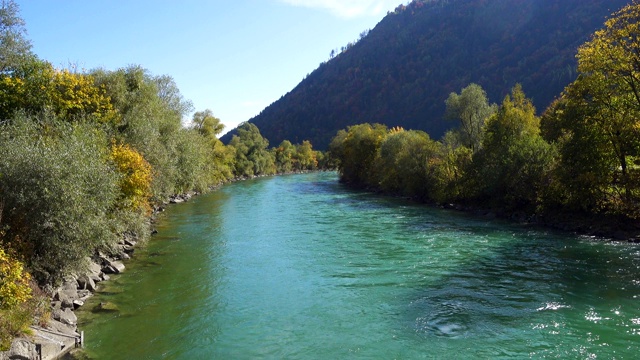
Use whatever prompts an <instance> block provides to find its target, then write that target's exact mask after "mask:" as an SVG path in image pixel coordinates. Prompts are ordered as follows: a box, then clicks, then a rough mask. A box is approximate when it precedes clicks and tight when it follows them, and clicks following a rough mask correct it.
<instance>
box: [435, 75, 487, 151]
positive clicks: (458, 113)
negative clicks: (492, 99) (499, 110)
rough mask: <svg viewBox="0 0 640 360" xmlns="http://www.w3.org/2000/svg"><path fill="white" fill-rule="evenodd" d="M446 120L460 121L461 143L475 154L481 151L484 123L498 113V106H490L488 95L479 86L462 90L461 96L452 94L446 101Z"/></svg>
mask: <svg viewBox="0 0 640 360" xmlns="http://www.w3.org/2000/svg"><path fill="white" fill-rule="evenodd" d="M445 104H446V106H447V111H446V115H445V116H446V118H448V119H450V120H459V121H460V128H459V130H458V134H459V136H460V139H461V143H462V144H463V145H464V146H466V147H468V148H470V149H471V150H472V151H473V152H476V151H478V150H479V149H480V144H481V143H482V132H483V126H484V122H485V121H486V120H487V119H488V118H489V117H490V116H491V115H492V114H493V113H495V111H496V105H495V104H492V105H489V101H488V99H487V94H486V93H485V91H484V90H483V89H482V87H480V85H477V84H470V85H469V86H467V87H465V88H464V89H462V91H461V92H460V95H458V94H456V93H451V94H450V95H449V97H448V98H447V100H446V101H445Z"/></svg>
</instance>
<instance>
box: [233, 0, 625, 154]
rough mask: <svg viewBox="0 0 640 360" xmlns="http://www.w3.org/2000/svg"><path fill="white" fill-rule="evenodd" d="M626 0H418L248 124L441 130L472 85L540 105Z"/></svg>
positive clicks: (322, 129) (271, 131)
mask: <svg viewBox="0 0 640 360" xmlns="http://www.w3.org/2000/svg"><path fill="white" fill-rule="evenodd" d="M627 2H628V0H414V1H413V2H411V3H410V4H409V5H406V6H404V5H401V6H399V7H398V8H397V9H396V10H395V11H394V12H392V13H389V14H388V15H387V16H386V17H385V18H384V19H383V20H382V21H381V22H380V23H379V24H378V25H377V26H376V27H375V28H374V29H372V30H371V31H369V32H368V33H363V35H362V36H361V38H360V40H359V41H357V42H355V43H353V44H349V45H348V46H346V47H345V48H343V50H342V51H341V52H340V53H339V54H337V55H336V56H334V57H332V58H331V59H330V60H329V61H327V62H325V63H323V64H321V65H320V66H319V67H318V68H317V69H316V70H315V71H313V72H312V73H311V74H309V75H308V76H307V77H306V78H305V79H304V80H303V81H302V82H300V84H298V86H296V87H295V88H294V89H293V90H292V91H290V92H289V93H288V94H286V95H284V96H283V97H281V98H280V99H279V100H278V101H276V102H274V103H273V104H271V105H270V106H268V107H267V108H265V109H264V110H263V111H262V112H261V113H260V114H259V115H258V116H256V117H254V118H252V119H251V120H249V122H251V123H253V124H255V125H257V126H258V127H259V128H260V130H261V132H262V134H263V135H264V136H265V137H266V138H267V139H269V140H270V141H271V143H272V144H278V143H280V142H281V141H282V140H284V139H290V140H291V141H294V142H299V141H302V139H311V142H312V143H313V145H314V147H316V148H320V149H326V147H327V145H328V143H329V141H330V140H331V138H332V137H333V136H334V135H335V134H336V131H338V130H339V129H343V128H345V127H346V126H348V125H353V124H358V123H362V122H370V123H383V124H386V125H388V126H402V127H405V128H410V129H420V130H424V131H426V132H428V133H429V134H430V135H431V136H432V137H433V138H439V137H440V136H441V135H442V134H443V133H444V132H445V131H446V130H447V129H449V128H450V127H452V126H453V125H454V124H453V123H452V122H447V121H445V120H444V110H445V100H446V99H447V97H448V95H449V94H450V93H451V92H454V91H459V90H460V89H462V88H463V87H465V86H467V85H468V84H469V83H477V84H479V85H481V86H482V87H483V88H484V89H485V90H486V92H487V94H488V96H489V99H490V100H491V101H492V102H500V101H501V99H502V97H504V96H505V95H506V94H507V93H508V92H509V90H510V89H511V88H512V87H513V86H514V85H515V84H516V83H520V84H522V88H523V89H524V91H525V92H526V93H527V95H528V96H529V97H531V98H532V100H533V102H534V104H535V105H536V107H537V108H538V111H542V110H544V109H545V108H546V107H547V106H548V105H549V104H550V103H551V101H552V100H553V99H554V98H555V97H557V96H558V95H559V94H560V92H561V91H562V90H563V88H564V87H565V86H566V85H567V84H569V83H570V82H571V81H572V80H574V79H575V76H576V59H575V54H576V51H577V47H578V46H579V45H580V44H582V43H584V42H585V41H586V40H588V38H589V35H590V34H592V33H593V32H594V31H595V30H596V29H598V28H600V27H601V26H602V23H603V22H604V20H605V18H606V17H607V16H608V15H610V14H611V13H612V12H614V11H616V10H618V9H619V8H621V7H622V6H624V5H626V4H627ZM332 55H333V53H332ZM233 133H234V131H232V132H230V134H227V135H226V136H225V137H223V139H222V140H223V141H225V142H228V141H229V140H230V139H231V136H232V135H233Z"/></svg>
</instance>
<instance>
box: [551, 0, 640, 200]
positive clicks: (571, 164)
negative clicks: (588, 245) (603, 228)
mask: <svg viewBox="0 0 640 360" xmlns="http://www.w3.org/2000/svg"><path fill="white" fill-rule="evenodd" d="M577 57H578V71H579V76H578V78H577V79H576V80H575V81H574V82H573V83H572V84H570V85H569V86H568V87H567V88H566V89H565V91H564V92H563V94H562V96H561V98H560V99H559V100H558V101H556V102H555V103H554V104H553V105H552V106H551V107H550V108H549V109H548V110H547V112H546V113H545V116H544V118H543V119H544V123H543V129H544V130H545V131H544V134H545V137H546V138H548V139H549V140H552V141H556V142H557V143H558V144H559V149H560V154H561V161H562V167H561V168H558V171H557V174H558V176H559V177H560V179H562V183H563V184H564V185H565V186H563V188H564V191H563V192H562V195H563V196H564V198H565V200H566V201H568V203H570V204H573V205H575V206H578V207H580V208H582V209H584V210H588V211H601V210H612V211H624V212H629V211H632V212H636V210H632V208H633V207H634V204H635V203H636V202H637V201H638V200H639V199H640V172H639V171H638V168H637V163H638V157H639V156H640V122H639V119H640V4H638V2H634V3H632V4H630V5H627V6H625V7H624V8H623V9H621V10H620V11H618V12H616V13H614V14H613V17H612V18H610V19H609V20H607V21H606V22H605V26H604V28H603V29H601V30H598V31H596V32H595V34H594V35H593V37H592V38H591V39H590V40H589V41H588V42H586V43H585V44H584V45H582V46H581V47H580V48H579V50H578V55H577Z"/></svg>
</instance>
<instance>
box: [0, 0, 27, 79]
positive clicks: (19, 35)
mask: <svg viewBox="0 0 640 360" xmlns="http://www.w3.org/2000/svg"><path fill="white" fill-rule="evenodd" d="M26 35H27V30H26V28H25V23H24V20H23V19H22V18H21V17H20V8H19V6H18V4H17V3H16V2H15V1H14V0H2V2H0V73H4V72H5V71H7V70H9V69H11V68H13V67H15V66H17V65H19V64H21V63H22V62H23V61H25V59H27V58H30V57H33V54H32V52H31V42H30V41H29V40H28V39H27V37H26Z"/></svg>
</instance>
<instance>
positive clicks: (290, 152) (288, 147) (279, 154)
mask: <svg viewBox="0 0 640 360" xmlns="http://www.w3.org/2000/svg"><path fill="white" fill-rule="evenodd" d="M295 155H296V147H295V146H293V144H291V142H290V141H289V140H283V141H282V142H281V143H280V145H279V146H278V147H277V148H275V149H274V156H275V163H276V170H277V171H278V172H279V173H288V172H291V171H293V158H294V156H295Z"/></svg>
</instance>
